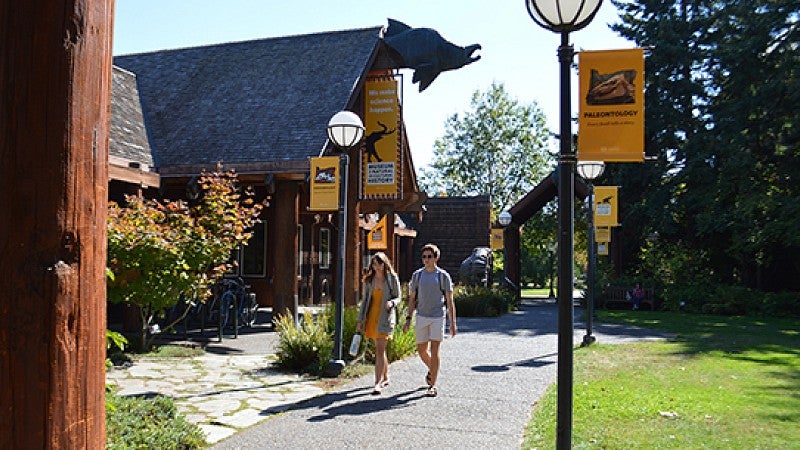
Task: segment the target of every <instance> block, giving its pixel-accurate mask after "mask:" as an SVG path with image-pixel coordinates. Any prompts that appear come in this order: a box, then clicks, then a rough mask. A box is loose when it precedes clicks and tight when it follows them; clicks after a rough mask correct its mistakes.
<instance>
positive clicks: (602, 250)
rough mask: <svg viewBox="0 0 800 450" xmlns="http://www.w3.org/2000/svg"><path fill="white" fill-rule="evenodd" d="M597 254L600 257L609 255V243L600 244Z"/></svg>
mask: <svg viewBox="0 0 800 450" xmlns="http://www.w3.org/2000/svg"><path fill="white" fill-rule="evenodd" d="M597 254H598V255H608V242H598V243H597Z"/></svg>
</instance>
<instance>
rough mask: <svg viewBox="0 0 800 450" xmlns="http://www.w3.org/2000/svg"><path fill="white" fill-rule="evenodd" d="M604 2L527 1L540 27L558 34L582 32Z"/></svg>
mask: <svg viewBox="0 0 800 450" xmlns="http://www.w3.org/2000/svg"><path fill="white" fill-rule="evenodd" d="M602 2H603V0H525V6H527V7H528V14H530V16H531V18H532V19H533V21H534V22H536V23H537V24H538V25H539V26H540V27H542V28H546V29H548V30H550V31H555V32H557V33H569V32H570V31H575V30H580V29H581V28H583V27H585V26H586V25H588V24H589V22H591V21H592V19H593V18H594V15H595V14H597V10H598V9H600V4H601V3H602Z"/></svg>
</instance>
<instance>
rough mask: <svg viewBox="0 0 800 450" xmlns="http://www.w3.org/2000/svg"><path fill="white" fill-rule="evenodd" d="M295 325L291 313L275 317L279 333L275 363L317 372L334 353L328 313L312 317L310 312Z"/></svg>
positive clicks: (320, 370) (293, 369) (312, 372)
mask: <svg viewBox="0 0 800 450" xmlns="http://www.w3.org/2000/svg"><path fill="white" fill-rule="evenodd" d="M299 322H300V323H299V324H298V325H295V323H294V320H293V319H292V317H291V316H290V315H284V316H279V317H278V318H277V319H276V320H275V327H276V330H277V332H278V335H279V338H278V348H277V350H276V352H275V354H276V356H277V357H278V366H280V367H282V368H284V369H288V370H291V371H295V372H307V373H310V374H314V375H317V374H320V373H322V370H323V369H324V368H325V367H326V366H327V364H328V361H329V360H330V359H331V354H332V353H333V336H332V334H331V332H329V331H328V326H327V325H328V317H327V313H323V314H322V316H321V317H318V318H316V320H315V318H314V316H312V315H311V313H310V312H306V313H305V314H303V317H302V318H301V319H300V321H299Z"/></svg>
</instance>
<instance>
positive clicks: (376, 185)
mask: <svg viewBox="0 0 800 450" xmlns="http://www.w3.org/2000/svg"><path fill="white" fill-rule="evenodd" d="M364 92H365V95H364V99H365V102H366V105H365V107H364V111H365V112H364V126H365V127H366V132H365V134H364V152H363V154H362V156H361V158H362V172H361V173H362V194H363V195H362V196H363V198H366V199H395V198H400V194H401V189H400V181H401V180H400V160H401V151H400V135H401V134H402V132H401V129H400V123H401V122H400V108H399V105H398V98H399V97H398V83H397V80H395V79H394V78H391V77H389V78H386V77H383V78H378V79H368V80H367V81H366V83H365V85H364Z"/></svg>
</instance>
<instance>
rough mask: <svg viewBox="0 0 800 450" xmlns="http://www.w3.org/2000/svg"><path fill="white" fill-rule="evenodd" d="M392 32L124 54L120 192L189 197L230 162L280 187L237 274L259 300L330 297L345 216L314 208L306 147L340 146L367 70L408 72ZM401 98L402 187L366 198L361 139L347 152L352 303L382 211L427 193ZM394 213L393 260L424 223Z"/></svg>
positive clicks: (258, 184)
mask: <svg viewBox="0 0 800 450" xmlns="http://www.w3.org/2000/svg"><path fill="white" fill-rule="evenodd" d="M382 33H383V28H381V27H374V28H365V29H356V30H346V31H336V32H326V33H316V34H308V35H299V36H289V37H280V38H271V39H262V40H254V41H245V42H234V43H225V44H219V45H210V46H203V47H193V48H182V49H174V50H163V51H157V52H150V53H141V54H132V55H122V56H117V57H115V58H114V64H115V66H117V67H116V68H115V70H114V81H115V91H114V97H115V99H114V106H115V107H114V111H113V114H112V126H113V127H114V130H116V133H114V132H112V136H113V135H114V134H116V136H118V137H119V140H120V141H123V142H117V143H114V142H112V151H111V153H112V159H114V161H116V164H117V166H118V167H116V168H114V169H113V170H112V171H111V173H112V178H113V179H115V180H116V182H117V183H118V184H117V185H116V186H112V189H111V191H113V192H111V196H112V198H113V196H114V195H120V194H121V193H122V192H128V193H131V192H132V191H136V190H137V189H144V190H145V191H148V190H149V192H150V193H152V192H153V191H152V189H155V188H158V194H157V195H158V196H159V197H161V198H165V199H170V200H174V199H178V198H185V196H186V188H187V184H188V183H190V182H191V180H192V177H194V176H196V175H198V174H199V173H200V172H201V171H202V170H214V169H215V168H216V166H217V164H218V163H222V164H223V169H224V170H228V169H233V170H235V171H236V172H237V173H238V174H239V179H240V181H241V182H242V183H243V184H247V185H249V186H252V187H253V188H254V189H255V192H256V194H257V196H258V197H260V198H267V197H268V198H269V199H270V200H269V203H270V204H269V207H267V208H265V210H264V212H263V214H262V217H261V218H262V222H261V223H260V224H259V225H258V226H257V229H256V230H255V235H254V237H253V239H252V240H251V242H250V244H249V245H248V246H246V247H245V248H244V249H243V250H242V251H241V252H240V253H239V254H238V255H237V258H238V263H239V264H238V269H237V270H238V274H239V275H240V276H242V277H243V278H244V279H245V281H246V283H247V284H249V285H250V286H251V290H252V291H253V292H255V293H256V295H257V299H258V302H259V304H261V305H269V306H273V307H275V308H276V309H277V310H281V311H282V310H284V308H290V307H291V306H292V305H293V303H294V301H295V299H296V300H297V301H298V302H299V303H300V304H310V303H320V302H324V301H326V298H327V297H332V296H333V293H334V292H336V286H337V282H338V280H336V279H335V273H336V264H337V261H338V259H339V258H338V255H337V254H336V252H337V249H338V248H339V244H338V242H337V241H338V235H339V233H338V229H339V228H338V226H339V224H337V223H336V222H337V217H338V215H337V213H336V211H310V210H309V202H310V163H309V158H313V157H320V156H328V155H331V156H332V155H336V154H337V153H336V152H335V151H334V150H335V149H334V148H333V147H332V144H331V143H330V142H329V141H328V139H327V135H326V126H327V123H328V121H329V119H330V118H331V117H332V116H333V115H334V114H335V113H336V112H338V111H341V110H348V111H353V112H355V113H356V114H358V115H359V116H361V117H362V119H363V118H364V114H365V95H366V94H365V92H364V86H365V83H366V82H367V80H368V78H370V77H372V76H375V75H376V74H380V75H381V76H383V77H384V78H390V79H391V78H396V77H397V76H398V74H397V70H396V69H395V68H396V67H399V64H398V63H397V62H396V61H395V60H394V59H393V56H392V54H391V52H390V51H389V50H388V48H387V47H386V45H385V44H384V43H383V40H382ZM117 87H118V88H119V89H120V90H119V92H117V90H116V88H117ZM137 98H138V100H139V103H138V105H137V103H136V99H137ZM398 104H399V108H400V113H401V114H400V118H399V120H398V126H397V128H396V129H397V130H398V135H399V137H400V139H399V140H398V149H397V151H398V154H399V155H400V158H399V164H398V170H397V172H398V173H397V175H398V177H399V180H400V183H399V185H398V193H397V195H395V196H387V197H386V198H378V199H375V198H366V197H364V196H363V195H362V192H361V189H360V187H361V185H360V183H361V182H362V178H361V170H360V169H361V164H358V162H359V161H361V160H362V152H363V151H364V148H363V145H362V147H361V148H355V149H353V150H351V151H350V152H349V157H350V160H351V164H350V170H349V177H348V180H347V183H348V217H347V227H346V229H347V230H348V233H347V237H346V243H345V248H346V249H347V250H346V252H347V253H346V255H345V259H346V264H345V302H346V304H355V302H356V300H357V293H358V289H359V285H360V274H361V270H362V268H363V267H364V264H365V261H367V258H368V253H369V252H368V250H367V248H366V245H365V238H366V233H367V231H368V229H369V228H371V226H374V218H375V217H378V216H382V215H388V216H389V217H396V215H397V214H398V213H412V212H415V213H419V212H421V210H422V204H423V203H424V201H425V200H426V195H425V193H423V192H420V191H419V188H418V186H417V180H416V173H415V170H414V165H413V161H412V159H411V153H410V150H409V148H408V144H407V140H406V139H405V129H404V127H403V123H402V96H400V97H399V98H398ZM137 106H139V107H140V111H141V118H140V119H138V120H139V121H138V123H137V118H136V112H137ZM120 121H124V123H121V122H120ZM137 130H138V131H139V133H137V132H136V131H137ZM142 132H144V134H142ZM126 133H127V134H126ZM142 135H145V136H146V139H145V141H144V142H139V141H138V139H139V137H141V136H142ZM112 139H113V137H112ZM125 142H127V144H130V145H124V143H125ZM137 142H138V143H137ZM115 149H116V150H115ZM131 150H134V151H131ZM148 154H149V156H150V159H148ZM113 163H114V162H113V161H112V164H113ZM150 167H152V168H153V170H154V172H155V173H157V175H158V180H157V182H156V180H155V179H153V178H152V176H153V173H152V172H151V171H150V170H149V168H150ZM112 183H114V181H112ZM397 217H398V220H399V216H397ZM388 222H389V224H390V225H389V230H388V231H389V232H390V236H392V239H390V240H389V248H388V250H387V253H388V254H389V255H390V257H391V258H393V260H394V261H395V262H397V261H400V260H401V258H402V257H403V256H401V253H404V252H408V251H410V250H411V245H412V243H411V240H412V239H413V237H414V235H415V232H414V231H413V230H409V229H406V228H404V227H403V225H402V221H399V222H398V221H397V220H390V221H388Z"/></svg>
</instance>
